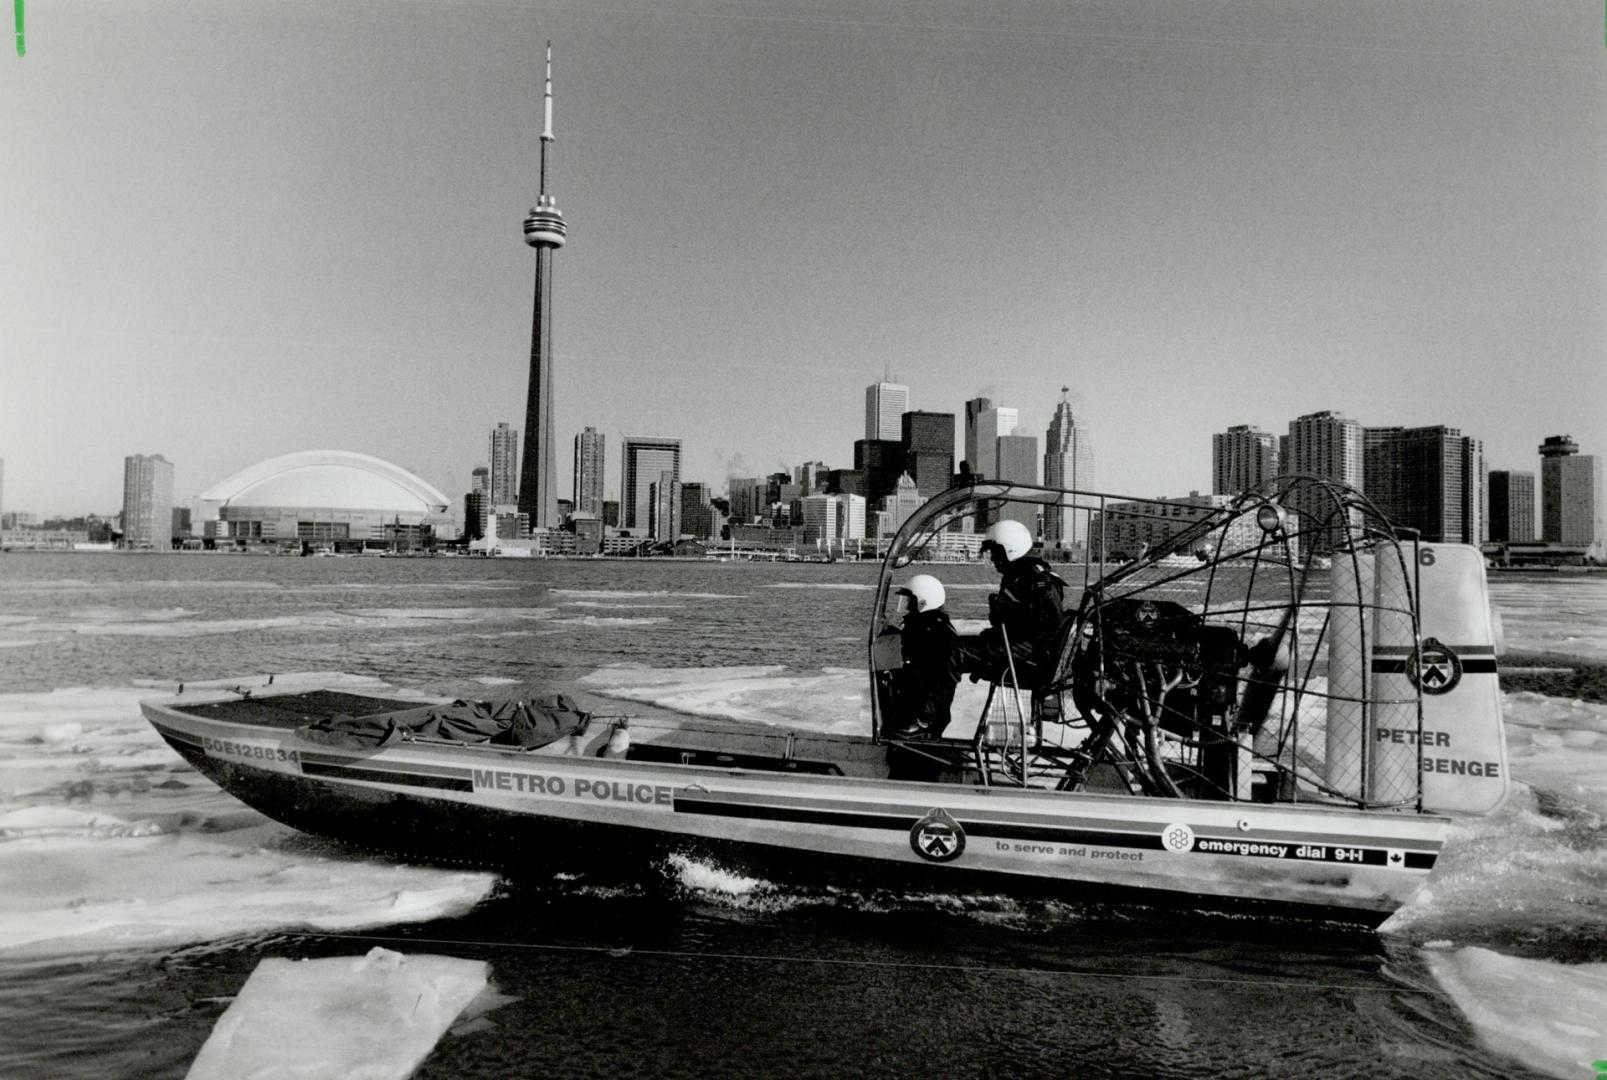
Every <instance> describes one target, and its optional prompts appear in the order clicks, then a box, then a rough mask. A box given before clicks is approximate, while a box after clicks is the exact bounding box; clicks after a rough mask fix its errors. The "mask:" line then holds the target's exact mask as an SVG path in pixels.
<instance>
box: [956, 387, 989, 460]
mask: <svg viewBox="0 0 1607 1080" xmlns="http://www.w3.org/2000/svg"><path fill="white" fill-rule="evenodd" d="M991 408H993V399H992V398H985V397H974V398H972V399H971V400H969V401H967V402H966V403H965V413H964V416H965V457H964V458H962V459H961V460H963V461H964V462H965V465H966V468H968V469H970V470H971V472H973V473H976V472H979V471H980V470H979V469H978V468H977V456H978V454H979V452H980V448H979V447H978V446H977V431H978V430H979V429H978V427H977V422H978V421H979V420H980V419H981V417H982V414H983V413H984V412H986V411H987V410H989V409H991ZM997 435H998V432H994V436H995V437H997Z"/></svg>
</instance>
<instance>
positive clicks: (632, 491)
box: [619, 435, 681, 539]
mask: <svg viewBox="0 0 1607 1080" xmlns="http://www.w3.org/2000/svg"><path fill="white" fill-rule="evenodd" d="M621 466H622V467H621V469H620V502H621V504H622V505H621V506H620V508H619V509H620V515H621V517H622V518H623V519H624V520H622V521H621V522H620V527H621V528H625V529H630V530H632V531H633V532H644V531H647V530H650V529H653V527H654V524H655V522H654V518H653V493H652V491H651V490H650V489H651V488H652V486H653V485H654V484H657V483H659V481H660V479H661V477H662V474H664V473H666V472H667V473H669V474H670V476H671V480H672V482H673V483H674V484H675V485H676V486H679V484H680V479H681V440H680V439H655V438H648V437H644V436H639V435H627V436H625V446H624V453H623V455H622V458H621ZM677 509H678V508H677ZM655 532H656V530H655ZM669 539H674V537H673V536H672V537H669Z"/></svg>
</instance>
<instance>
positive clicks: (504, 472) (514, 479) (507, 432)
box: [490, 422, 519, 505]
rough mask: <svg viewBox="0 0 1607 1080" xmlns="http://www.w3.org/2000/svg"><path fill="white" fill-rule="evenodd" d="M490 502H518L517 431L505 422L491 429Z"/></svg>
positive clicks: (499, 503)
mask: <svg viewBox="0 0 1607 1080" xmlns="http://www.w3.org/2000/svg"><path fill="white" fill-rule="evenodd" d="M490 479H491V501H492V502H493V503H497V504H498V505H501V504H503V503H513V502H518V501H519V431H518V429H517V428H511V427H509V426H508V425H507V423H506V422H504V423H500V424H498V425H497V426H496V427H494V428H492V429H491V471H490Z"/></svg>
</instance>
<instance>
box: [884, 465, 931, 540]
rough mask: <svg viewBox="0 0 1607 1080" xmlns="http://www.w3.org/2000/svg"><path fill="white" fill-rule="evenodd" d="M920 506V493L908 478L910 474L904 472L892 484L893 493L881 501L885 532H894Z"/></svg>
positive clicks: (913, 482)
mask: <svg viewBox="0 0 1607 1080" xmlns="http://www.w3.org/2000/svg"><path fill="white" fill-rule="evenodd" d="M920 507H921V493H920V492H919V491H917V490H916V489H915V481H914V480H912V479H910V474H909V473H904V474H903V475H902V476H900V477H899V478H898V482H897V483H896V484H895V485H894V488H893V493H892V494H891V495H887V496H885V497H884V498H883V499H882V502H881V514H882V516H883V517H884V518H885V528H886V531H887V533H888V534H891V533H893V532H896V531H897V530H898V528H899V526H901V525H903V524H904V522H906V521H908V520H909V518H910V515H911V514H913V513H915V511H917V510H919V509H920Z"/></svg>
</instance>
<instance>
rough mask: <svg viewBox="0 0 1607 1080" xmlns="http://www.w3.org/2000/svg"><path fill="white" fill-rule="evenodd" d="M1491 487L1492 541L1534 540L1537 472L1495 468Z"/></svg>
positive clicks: (1516, 541) (1521, 542) (1491, 476)
mask: <svg viewBox="0 0 1607 1080" xmlns="http://www.w3.org/2000/svg"><path fill="white" fill-rule="evenodd" d="M1489 490H1490V504H1489V512H1490V518H1489V521H1490V542H1491V543H1519V544H1524V543H1528V542H1530V541H1532V540H1534V539H1535V529H1534V473H1531V472H1511V471H1508V470H1506V469H1491V470H1490V482H1489Z"/></svg>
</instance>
